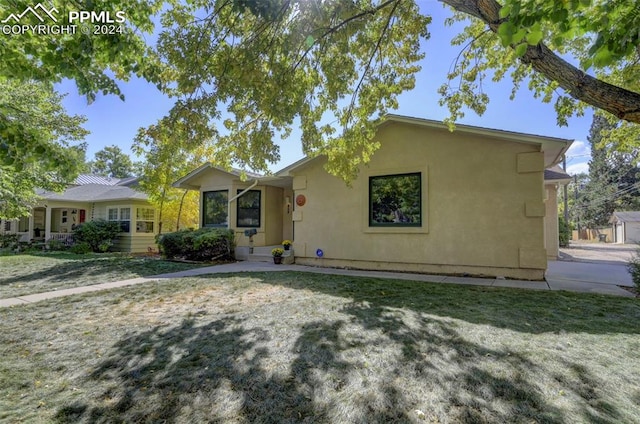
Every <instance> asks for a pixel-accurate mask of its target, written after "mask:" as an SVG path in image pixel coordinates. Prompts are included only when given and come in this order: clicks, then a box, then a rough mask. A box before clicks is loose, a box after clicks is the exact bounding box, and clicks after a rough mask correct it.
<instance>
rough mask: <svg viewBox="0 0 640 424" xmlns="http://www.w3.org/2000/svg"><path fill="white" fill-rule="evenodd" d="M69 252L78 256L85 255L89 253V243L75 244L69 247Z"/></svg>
mask: <svg viewBox="0 0 640 424" xmlns="http://www.w3.org/2000/svg"><path fill="white" fill-rule="evenodd" d="M71 252H72V253H75V254H78V255H84V254H85V253H89V252H91V246H89V243H86V242H84V241H83V242H80V243H76V244H74V245H73V246H71Z"/></svg>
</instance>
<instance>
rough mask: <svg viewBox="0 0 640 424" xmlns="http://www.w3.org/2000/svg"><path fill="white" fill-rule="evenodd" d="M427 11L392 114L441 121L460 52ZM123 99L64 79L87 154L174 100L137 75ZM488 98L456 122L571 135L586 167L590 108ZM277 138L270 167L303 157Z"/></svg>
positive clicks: (580, 167) (433, 8)
mask: <svg viewBox="0 0 640 424" xmlns="http://www.w3.org/2000/svg"><path fill="white" fill-rule="evenodd" d="M420 6H421V8H422V9H423V11H425V12H426V13H428V14H430V15H431V16H432V17H433V22H432V23H431V25H430V28H429V30H430V33H431V38H430V39H429V40H427V41H426V42H425V43H424V45H423V46H422V48H423V49H424V51H425V52H426V57H425V59H423V61H422V63H421V65H422V71H421V72H420V73H419V74H418V76H417V82H416V87H415V88H414V89H413V90H412V91H411V92H406V93H404V94H403V95H402V96H400V98H399V108H398V110H396V111H394V112H393V113H397V114H401V115H407V116H412V117H418V118H427V119H436V120H442V119H444V118H446V117H447V115H448V111H447V110H446V108H445V107H442V106H439V105H438V100H439V95H438V92H437V90H438V88H439V87H440V85H441V84H442V83H443V82H445V80H446V74H447V71H448V70H449V67H450V66H451V64H452V63H453V61H454V60H455V58H456V56H457V55H458V53H459V52H460V47H457V46H451V44H450V40H451V38H452V37H453V36H454V35H455V28H452V27H446V26H445V25H444V19H445V18H446V17H447V16H449V14H450V12H449V11H448V10H447V9H444V8H443V7H442V4H441V3H439V2H437V1H432V0H429V1H424V2H420ZM120 86H121V89H122V91H123V93H124V94H125V97H126V100H125V101H124V102H123V101H121V100H120V99H118V98H117V97H116V96H101V95H100V96H98V98H97V99H96V101H95V102H93V103H92V104H91V105H88V104H87V101H86V99H85V98H84V97H83V96H79V95H78V94H77V90H76V88H75V85H74V83H73V82H69V81H66V82H63V83H62V84H60V85H59V86H58V88H59V90H60V91H61V92H64V93H68V95H67V97H66V98H65V100H64V105H65V107H66V108H67V111H68V112H69V113H71V114H80V115H84V116H86V117H87V118H88V121H87V123H86V124H85V125H84V127H85V128H86V129H87V130H89V131H91V134H90V135H88V136H87V138H86V140H85V141H86V142H87V144H88V150H87V159H93V156H94V154H95V153H96V152H97V151H99V150H101V149H103V148H104V147H105V146H110V145H113V144H115V145H117V146H119V147H120V148H121V149H122V150H123V151H124V152H126V153H129V154H131V144H132V142H133V139H134V137H135V135H136V133H137V131H138V128H140V127H145V126H148V125H150V124H153V123H155V122H156V121H157V120H158V119H159V118H161V117H162V116H164V114H166V113H167V112H168V111H169V109H170V108H171V106H172V100H171V99H169V98H167V97H165V96H164V95H162V94H161V93H160V92H159V91H158V90H157V89H156V88H155V86H153V85H151V84H148V83H147V82H145V81H143V80H139V79H134V80H132V81H130V82H128V83H121V84H120ZM484 89H485V91H486V93H487V94H488V95H489V97H490V99H491V102H490V104H489V106H488V108H487V111H486V112H485V114H484V115H483V116H477V115H476V114H475V113H473V112H467V113H466V116H465V117H464V118H463V119H462V120H460V121H459V122H460V123H463V124H468V125H476V126H481V127H487V128H497V129H503V130H509V131H517V132H525V133H531V134H539V135H546V136H552V137H561V138H567V139H572V140H575V141H574V143H573V145H572V147H571V149H570V150H569V152H568V158H567V170H568V172H569V173H570V174H574V173H576V172H587V171H588V161H589V145H588V142H587V141H586V140H587V135H588V134H589V127H590V125H591V113H587V114H585V116H583V117H579V118H572V119H570V120H569V125H568V126H567V127H558V126H557V125H556V113H555V110H554V108H553V104H545V103H542V102H540V101H539V100H537V99H534V98H533V95H532V94H531V93H530V92H529V91H528V90H527V89H526V87H524V88H521V89H520V91H519V92H518V94H517V96H516V98H515V100H513V101H511V100H509V95H510V93H511V84H510V81H509V80H504V81H503V82H501V83H493V82H490V81H488V82H487V83H486V84H485V85H484ZM296 134H298V132H296V131H294V133H293V135H292V137H290V138H289V139H287V140H280V141H279V143H278V144H279V145H280V153H281V160H280V162H279V163H277V164H274V165H272V166H271V169H272V170H278V169H280V168H282V167H284V166H286V165H288V164H290V163H292V162H294V161H296V160H298V159H300V158H301V157H302V149H301V146H300V143H299V141H298V140H297V139H296V137H295V135H296Z"/></svg>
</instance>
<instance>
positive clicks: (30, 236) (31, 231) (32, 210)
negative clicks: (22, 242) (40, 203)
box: [28, 208, 35, 241]
mask: <svg viewBox="0 0 640 424" xmlns="http://www.w3.org/2000/svg"><path fill="white" fill-rule="evenodd" d="M34 213H35V210H34V209H33V208H32V209H31V215H29V230H28V231H29V241H31V240H33V214H34Z"/></svg>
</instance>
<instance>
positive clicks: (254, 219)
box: [236, 190, 260, 228]
mask: <svg viewBox="0 0 640 424" xmlns="http://www.w3.org/2000/svg"><path fill="white" fill-rule="evenodd" d="M238 193H242V190H238ZM236 202H237V208H238V209H237V212H238V213H237V222H236V224H237V227H245V228H246V227H249V228H257V227H259V226H260V190H249V191H248V192H246V193H245V194H243V195H242V196H240V197H239V198H238V199H237V200H236Z"/></svg>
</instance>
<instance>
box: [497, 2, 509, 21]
mask: <svg viewBox="0 0 640 424" xmlns="http://www.w3.org/2000/svg"><path fill="white" fill-rule="evenodd" d="M511 8H512V6H511V5H510V4H506V5H504V6H502V8H501V9H500V12H499V16H500V19H504V18H506V17H507V16H509V14H510V13H511Z"/></svg>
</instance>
